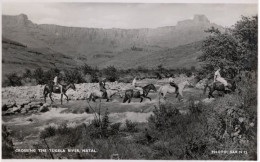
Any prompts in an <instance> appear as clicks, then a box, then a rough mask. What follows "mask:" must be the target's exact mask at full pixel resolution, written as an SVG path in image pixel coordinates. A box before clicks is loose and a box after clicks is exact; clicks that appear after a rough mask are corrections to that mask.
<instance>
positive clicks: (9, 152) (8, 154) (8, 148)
mask: <svg viewBox="0 0 260 162" xmlns="http://www.w3.org/2000/svg"><path fill="white" fill-rule="evenodd" d="M13 146H14V145H13V142H12V139H11V137H10V133H9V131H8V129H7V127H6V126H5V125H3V126H2V157H3V159H12V157H13V152H14V147H13Z"/></svg>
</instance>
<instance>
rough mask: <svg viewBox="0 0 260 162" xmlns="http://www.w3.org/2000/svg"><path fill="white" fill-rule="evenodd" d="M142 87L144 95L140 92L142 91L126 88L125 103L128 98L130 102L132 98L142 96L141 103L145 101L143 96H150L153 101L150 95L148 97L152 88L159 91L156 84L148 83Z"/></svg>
mask: <svg viewBox="0 0 260 162" xmlns="http://www.w3.org/2000/svg"><path fill="white" fill-rule="evenodd" d="M142 88H143V94H142V95H141V94H140V91H134V90H133V89H128V90H126V91H125V98H124V100H123V103H125V102H126V101H127V100H128V103H130V102H131V99H132V98H141V100H140V103H141V102H142V101H143V98H148V99H150V101H151V100H152V99H151V98H150V97H148V96H147V95H148V93H149V92H150V90H153V91H155V92H157V90H156V88H155V86H154V85H153V84H148V85H146V86H144V87H142Z"/></svg>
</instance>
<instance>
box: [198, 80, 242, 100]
mask: <svg viewBox="0 0 260 162" xmlns="http://www.w3.org/2000/svg"><path fill="white" fill-rule="evenodd" d="M227 87H228V88H229V89H230V90H226V89H225V86H224V84H223V83H221V82H210V83H209V81H208V82H206V84H205V87H204V91H203V94H205V93H206V90H207V88H208V89H209V94H208V98H210V97H212V98H214V96H213V92H214V91H219V92H224V94H227V93H228V92H230V91H233V92H235V90H236V88H237V86H236V78H234V79H233V80H229V81H228V85H227Z"/></svg>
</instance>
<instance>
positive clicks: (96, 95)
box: [87, 89, 122, 102]
mask: <svg viewBox="0 0 260 162" xmlns="http://www.w3.org/2000/svg"><path fill="white" fill-rule="evenodd" d="M106 92H107V96H106V97H104V96H103V92H101V91H99V90H93V91H91V92H89V93H88V94H87V99H88V100H89V101H91V100H92V101H94V102H95V101H96V99H107V100H106V102H108V101H109V100H111V98H112V97H113V96H114V95H116V94H119V96H120V97H122V96H121V93H120V90H119V89H108V90H106Z"/></svg>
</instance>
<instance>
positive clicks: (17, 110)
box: [12, 107, 21, 112]
mask: <svg viewBox="0 0 260 162" xmlns="http://www.w3.org/2000/svg"><path fill="white" fill-rule="evenodd" d="M12 111H13V112H20V111H21V108H18V107H13V108H12Z"/></svg>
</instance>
